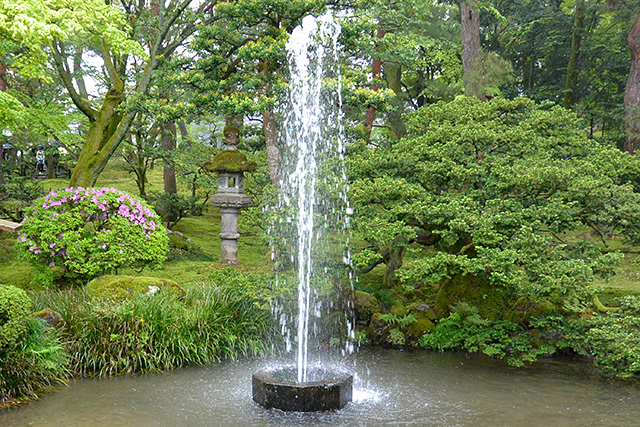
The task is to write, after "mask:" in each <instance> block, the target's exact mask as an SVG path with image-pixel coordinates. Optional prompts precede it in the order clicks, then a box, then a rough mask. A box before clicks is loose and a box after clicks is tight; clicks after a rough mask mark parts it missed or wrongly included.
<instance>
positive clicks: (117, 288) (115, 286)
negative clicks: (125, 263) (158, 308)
mask: <svg viewBox="0 0 640 427" xmlns="http://www.w3.org/2000/svg"><path fill="white" fill-rule="evenodd" d="M86 290H87V292H88V293H89V295H91V297H92V298H96V299H108V300H111V301H123V300H126V299H129V298H132V297H134V296H138V295H144V294H154V293H156V292H165V293H168V294H170V295H174V296H177V297H183V296H185V295H186V292H185V290H184V289H182V287H181V286H180V285H178V284H177V283H176V282H174V281H173V280H167V279H158V278H156V277H134V276H113V275H109V276H101V277H98V278H96V279H93V280H92V281H91V282H89V283H88V284H87V286H86Z"/></svg>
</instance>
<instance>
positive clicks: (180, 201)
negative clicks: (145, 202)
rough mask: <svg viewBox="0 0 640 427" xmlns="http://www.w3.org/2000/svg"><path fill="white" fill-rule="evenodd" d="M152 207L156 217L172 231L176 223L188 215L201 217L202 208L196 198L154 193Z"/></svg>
mask: <svg viewBox="0 0 640 427" xmlns="http://www.w3.org/2000/svg"><path fill="white" fill-rule="evenodd" d="M152 196H153V197H154V199H155V201H154V206H155V209H156V211H157V212H158V215H160V217H162V219H163V221H165V222H166V224H167V228H168V229H169V230H172V229H173V227H175V226H176V224H178V222H179V221H180V220H181V219H182V218H184V217H186V216H188V215H202V211H203V209H204V206H203V205H201V204H199V203H198V199H199V198H198V197H196V196H192V197H186V196H183V195H181V194H170V193H161V194H158V193H154V194H152Z"/></svg>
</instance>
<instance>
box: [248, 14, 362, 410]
mask: <svg viewBox="0 0 640 427" xmlns="http://www.w3.org/2000/svg"><path fill="white" fill-rule="evenodd" d="M339 34H340V26H339V25H338V24H337V23H336V22H335V21H334V20H333V17H332V15H331V13H326V14H324V15H322V16H320V17H318V18H315V17H313V16H307V17H306V18H304V19H303V21H302V24H301V25H299V26H298V27H296V29H295V30H294V31H293V33H292V34H291V37H290V38H289V41H288V42H287V54H288V63H289V75H290V76H289V77H290V78H289V94H288V98H287V102H286V110H287V111H286V112H285V114H284V116H285V120H284V131H283V137H284V138H283V139H284V141H283V147H284V150H283V152H282V163H281V185H280V193H281V194H280V199H279V205H278V206H277V208H276V209H275V211H277V212H278V214H279V215H280V218H279V219H278V221H277V222H276V226H275V227H274V229H273V231H272V238H273V239H274V240H275V241H277V243H272V246H275V247H277V248H276V249H275V250H274V252H278V251H279V253H278V256H277V257H275V258H276V259H277V260H282V264H285V265H286V266H285V267H283V268H282V270H287V269H288V270H287V272H286V273H284V274H283V275H281V277H280V278H279V280H280V281H281V284H284V285H285V286H286V285H287V284H291V285H292V286H291V287H293V285H295V287H296V288H297V301H296V302H297V307H296V308H297V310H296V311H297V314H296V315H295V316H294V315H291V314H290V313H289V312H288V311H293V310H286V309H285V308H284V305H286V304H284V305H278V304H276V305H275V306H273V307H272V308H273V311H274V314H275V315H276V316H277V318H278V319H279V321H280V324H281V328H282V332H283V336H284V337H285V340H286V342H287V350H290V349H291V347H292V345H291V341H292V337H293V339H294V340H295V344H296V345H297V351H296V361H295V364H294V365H291V366H284V367H283V366H281V367H277V368H269V369H265V370H262V371H259V372H257V373H255V374H254V375H253V377H252V395H253V400H254V401H256V402H257V403H259V404H260V405H262V406H264V407H266V408H278V409H281V410H283V411H299V412H312V411H326V410H335V409H342V408H343V407H344V406H345V405H346V404H347V403H348V402H350V401H351V400H352V383H353V377H352V376H351V375H350V374H348V373H344V372H342V371H336V370H332V369H328V368H326V367H325V366H326V365H327V360H326V358H324V359H323V358H322V357H320V356H319V354H314V353H320V352H321V350H320V349H326V348H328V347H330V345H329V343H328V341H334V342H335V341H339V342H340V343H341V345H342V354H346V353H349V352H351V351H352V348H353V344H352V342H353V326H352V325H353V322H352V321H351V319H350V318H349V315H346V316H343V321H342V322H334V324H333V325H328V323H329V322H328V320H327V319H334V318H335V314H336V313H337V312H338V311H339V305H340V303H341V302H342V301H340V299H345V298H340V296H339V295H340V293H341V292H340V291H338V292H336V291H335V290H336V289H339V288H340V286H341V283H342V284H344V283H345V280H343V279H341V277H343V278H344V276H346V275H348V271H349V267H350V256H349V252H348V232H349V212H350V209H349V205H348V200H347V196H346V193H347V177H346V173H345V171H344V153H343V144H342V139H343V131H342V125H341V119H342V112H341V104H342V100H341V86H340V84H341V83H340V70H339V66H338V64H339V61H338V44H337V38H338V35H339ZM346 282H349V283H350V280H346ZM342 294H343V295H344V293H342ZM346 299H347V300H349V298H346ZM336 323H342V325H343V326H346V330H343V331H342V332H338V333H336V330H337V329H339V328H336ZM329 330H331V332H328V331H329ZM333 334H335V335H333ZM336 335H341V337H336ZM310 359H316V360H311V361H310Z"/></svg>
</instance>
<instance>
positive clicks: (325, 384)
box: [252, 368, 353, 412]
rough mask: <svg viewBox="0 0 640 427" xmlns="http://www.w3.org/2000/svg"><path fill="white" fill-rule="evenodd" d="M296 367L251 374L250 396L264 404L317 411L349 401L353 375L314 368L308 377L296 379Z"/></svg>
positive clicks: (290, 409)
mask: <svg viewBox="0 0 640 427" xmlns="http://www.w3.org/2000/svg"><path fill="white" fill-rule="evenodd" d="M295 377H296V372H295V369H293V368H281V369H274V370H264V371H259V372H256V373H255V374H253V379H252V388H253V400H254V401H256V402H257V403H259V404H260V405H262V406H264V407H265V408H267V409H269V408H276V409H280V410H282V411H296V412H317V411H330V410H335V409H342V408H344V407H345V405H346V404H347V403H349V402H351V399H352V394H353V376H352V375H349V374H346V373H338V372H330V371H324V370H314V372H313V373H312V374H311V375H309V378H310V379H311V381H308V382H304V383H298V382H297V381H296V380H295V379H294V378H295Z"/></svg>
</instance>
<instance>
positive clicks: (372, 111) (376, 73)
mask: <svg viewBox="0 0 640 427" xmlns="http://www.w3.org/2000/svg"><path fill="white" fill-rule="evenodd" d="M381 25H382V23H379V24H378V30H377V31H376V38H377V39H378V40H381V39H382V38H383V37H384V35H385V33H386V32H385V31H384V30H383V29H382V28H380V26H381ZM378 51H379V46H376V52H378ZM381 72H382V60H381V59H380V57H377V58H373V62H372V63H371V73H372V75H373V80H374V81H376V80H378V79H379V78H380V73H381ZM378 89H380V87H379V86H378V84H377V83H376V84H374V85H373V86H371V90H373V91H375V92H377V91H378ZM375 119H376V106H375V105H369V106H368V107H367V114H366V116H365V118H364V131H365V138H366V140H367V141H369V140H370V139H371V130H372V129H373V122H374V121H375Z"/></svg>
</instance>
